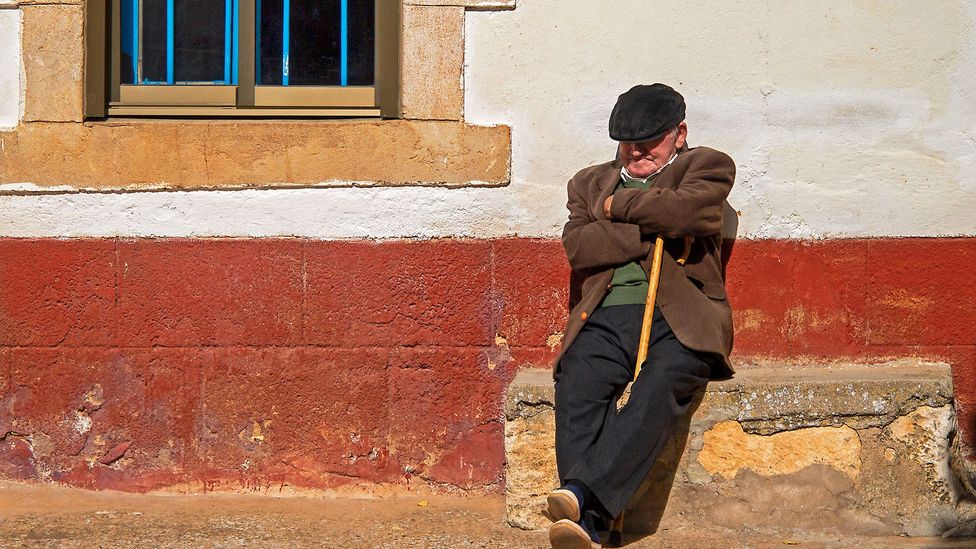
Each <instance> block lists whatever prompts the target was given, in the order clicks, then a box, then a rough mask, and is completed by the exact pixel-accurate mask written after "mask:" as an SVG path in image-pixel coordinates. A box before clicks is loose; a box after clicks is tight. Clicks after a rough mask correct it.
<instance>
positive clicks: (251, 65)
mask: <svg viewBox="0 0 976 549" xmlns="http://www.w3.org/2000/svg"><path fill="white" fill-rule="evenodd" d="M122 1H123V0H88V1H87V2H86V6H85V36H86V42H87V43H86V47H85V117H86V118H104V117H106V116H175V117H187V116H202V117H272V118H275V117H322V118H331V117H383V118H398V117H399V116H400V86H399V84H400V42H401V37H400V34H401V30H400V29H401V17H402V14H401V10H402V6H401V2H400V1H399V0H374V1H375V13H376V23H375V25H376V26H375V33H374V36H375V38H374V44H375V48H376V50H375V56H374V63H375V68H374V74H375V83H374V85H373V86H298V85H296V86H267V85H256V82H255V69H256V63H255V57H256V52H255V34H256V14H255V9H256V1H255V0H239V6H238V10H237V12H238V13H237V17H238V20H237V23H238V41H239V42H238V48H237V50H238V52H237V54H238V59H237V61H238V68H237V71H238V74H237V77H238V81H237V84H236V85H207V84H202V85H152V84H140V85H125V84H122V83H121V82H120V75H121V59H122V57H121V52H122V48H121V39H122V38H121V37H122V32H121V2H122Z"/></svg>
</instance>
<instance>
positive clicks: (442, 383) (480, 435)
mask: <svg viewBox="0 0 976 549" xmlns="http://www.w3.org/2000/svg"><path fill="white" fill-rule="evenodd" d="M509 378H510V376H509V375H508V374H507V372H506V370H505V369H504V368H503V367H499V366H498V365H495V364H493V363H492V362H491V361H490V360H489V357H488V355H487V354H486V352H485V351H483V350H481V349H478V348H443V347H428V348H417V347H413V348H399V349H395V350H394V351H393V352H392V354H391V357H390V420H389V421H390V435H389V436H390V443H391V446H392V447H393V448H394V449H395V450H394V457H395V458H396V459H397V461H398V462H399V464H400V467H401V469H403V471H404V473H405V474H408V475H417V476H419V477H421V478H423V479H424V480H426V481H428V482H433V483H437V484H450V485H454V486H458V487H461V488H465V489H471V488H482V487H486V486H492V485H494V486H497V485H498V483H499V481H500V479H501V476H502V472H503V464H504V459H505V452H504V450H503V448H502V418H501V414H500V413H499V402H498V396H499V395H501V394H502V393H503V392H504V387H505V384H506V382H507V381H508V379H509Z"/></svg>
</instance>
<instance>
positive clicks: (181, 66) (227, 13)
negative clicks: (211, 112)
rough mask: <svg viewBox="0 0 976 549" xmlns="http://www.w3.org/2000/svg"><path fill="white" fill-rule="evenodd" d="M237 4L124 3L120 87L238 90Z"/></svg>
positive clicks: (204, 0) (214, 0) (215, 0)
mask: <svg viewBox="0 0 976 549" xmlns="http://www.w3.org/2000/svg"><path fill="white" fill-rule="evenodd" d="M238 2H239V0H122V5H121V8H122V12H121V14H120V15H121V20H122V36H121V39H122V40H121V42H122V44H121V46H122V48H121V49H122V56H123V60H122V63H123V67H124V72H123V74H122V75H121V76H122V83H124V84H134V85H177V84H213V85H236V84H237V72H238V66H237V62H238V55H237V46H238V24H237V21H238V15H239V13H240V11H239V5H238ZM130 71H131V72H130Z"/></svg>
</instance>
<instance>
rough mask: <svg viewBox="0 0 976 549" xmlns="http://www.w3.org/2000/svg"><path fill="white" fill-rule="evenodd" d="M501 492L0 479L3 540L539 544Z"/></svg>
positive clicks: (831, 539)
mask: <svg viewBox="0 0 976 549" xmlns="http://www.w3.org/2000/svg"><path fill="white" fill-rule="evenodd" d="M504 509H505V505H504V501H503V499H502V498H501V497H500V496H492V497H457V496H429V497H424V496H415V497H409V496H404V495H400V496H397V497H370V498H366V497H363V498H325V497H321V496H308V497H299V496H289V497H274V496H270V495H263V494H203V495H170V494H159V495H156V494H152V495H141V494H127V493H120V492H91V491H86V490H79V489H73V488H65V487H60V486H51V485H21V484H12V483H0V547H5V548H6V547H113V548H114V547H327V548H333V547H335V548H345V547H357V548H358V547H362V548H401V547H402V548H454V547H457V548H467V547H485V548H488V547H491V548H504V549H508V548H511V549H515V548H528V549H535V548H540V549H541V548H545V547H548V543H547V540H546V535H545V532H525V531H522V530H517V529H514V528H511V527H509V526H508V525H506V524H505V522H504V518H503V517H504ZM629 547H634V548H645V547H667V548H710V549H712V548H715V549H717V548H726V547H750V548H773V547H778V548H783V547H804V548H835V547H858V548H859V549H867V548H879V549H880V548H888V547H895V548H900V547H913V548H917V547H931V548H936V547H946V548H953V549H955V548H962V547H976V540H963V541H955V542H951V543H950V542H946V541H943V540H940V539H917V538H916V539H909V538H857V539H855V538H843V537H836V536H830V535H823V534H821V535H809V534H807V535H802V536H801V535H797V536H794V537H790V538H785V537H783V536H781V535H770V534H762V533H758V532H752V531H749V530H746V529H744V530H741V531H735V532H733V531H728V530H704V529H695V530H694V531H691V530H689V529H681V530H671V529H662V531H661V532H659V533H658V534H657V535H655V536H653V537H650V538H646V539H644V540H640V541H638V542H636V543H632V544H630V545H629Z"/></svg>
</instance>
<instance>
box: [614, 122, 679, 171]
mask: <svg viewBox="0 0 976 549" xmlns="http://www.w3.org/2000/svg"><path fill="white" fill-rule="evenodd" d="M687 135H688V126H687V125H686V124H685V123H684V122H682V123H681V124H678V127H677V128H675V129H674V130H672V131H670V132H668V133H666V134H664V135H663V136H662V137H659V138H657V139H655V140H653V141H641V142H632V141H622V142H621V143H620V159H621V160H622V161H623V163H624V167H625V168H627V173H629V174H630V175H632V176H633V177H636V178H639V179H643V178H645V177H647V176H649V175H651V174H652V173H654V172H656V171H658V170H660V169H661V168H662V167H663V166H664V165H665V164H667V163H668V160H671V157H672V156H674V153H675V152H677V150H678V149H680V148H681V147H683V146H684V144H685V137H687Z"/></svg>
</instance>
